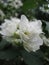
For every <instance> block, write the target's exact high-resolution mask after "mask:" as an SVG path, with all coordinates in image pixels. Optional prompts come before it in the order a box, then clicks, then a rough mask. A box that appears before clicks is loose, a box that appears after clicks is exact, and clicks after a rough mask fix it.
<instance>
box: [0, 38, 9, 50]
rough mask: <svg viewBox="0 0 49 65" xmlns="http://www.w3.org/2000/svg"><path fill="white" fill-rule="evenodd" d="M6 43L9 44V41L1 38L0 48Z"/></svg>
mask: <svg viewBox="0 0 49 65" xmlns="http://www.w3.org/2000/svg"><path fill="white" fill-rule="evenodd" d="M6 45H9V43H8V42H7V41H6V40H4V39H2V41H1V42H0V50H1V49H4V47H5V46H6Z"/></svg>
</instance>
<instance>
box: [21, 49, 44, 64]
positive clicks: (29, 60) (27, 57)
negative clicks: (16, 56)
mask: <svg viewBox="0 0 49 65" xmlns="http://www.w3.org/2000/svg"><path fill="white" fill-rule="evenodd" d="M22 56H23V59H24V61H25V63H26V64H28V65H43V63H42V60H41V59H40V58H39V57H38V56H37V55H36V54H35V53H34V52H32V53H29V52H27V51H25V50H23V51H22Z"/></svg>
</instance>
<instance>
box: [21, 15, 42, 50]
mask: <svg viewBox="0 0 49 65" xmlns="http://www.w3.org/2000/svg"><path fill="white" fill-rule="evenodd" d="M41 26H42V23H41V21H40V20H35V21H29V20H28V19H27V18H26V16H24V15H22V16H21V21H20V37H21V39H22V41H23V46H24V48H25V49H26V50H27V51H36V50H38V49H39V48H40V45H42V44H43V40H42V39H41V38H40V34H41V33H42V28H41Z"/></svg>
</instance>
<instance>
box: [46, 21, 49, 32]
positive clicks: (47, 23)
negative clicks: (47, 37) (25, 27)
mask: <svg viewBox="0 0 49 65" xmlns="http://www.w3.org/2000/svg"><path fill="white" fill-rule="evenodd" d="M46 30H47V31H48V32H49V22H46Z"/></svg>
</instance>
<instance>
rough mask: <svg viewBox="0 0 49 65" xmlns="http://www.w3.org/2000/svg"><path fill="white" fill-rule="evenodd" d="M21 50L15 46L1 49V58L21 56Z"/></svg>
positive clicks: (10, 58)
mask: <svg viewBox="0 0 49 65" xmlns="http://www.w3.org/2000/svg"><path fill="white" fill-rule="evenodd" d="M19 54H20V53H19V51H18V50H16V48H15V47H11V48H7V49H4V50H0V59H4V60H12V59H16V58H17V57H18V56H19Z"/></svg>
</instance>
